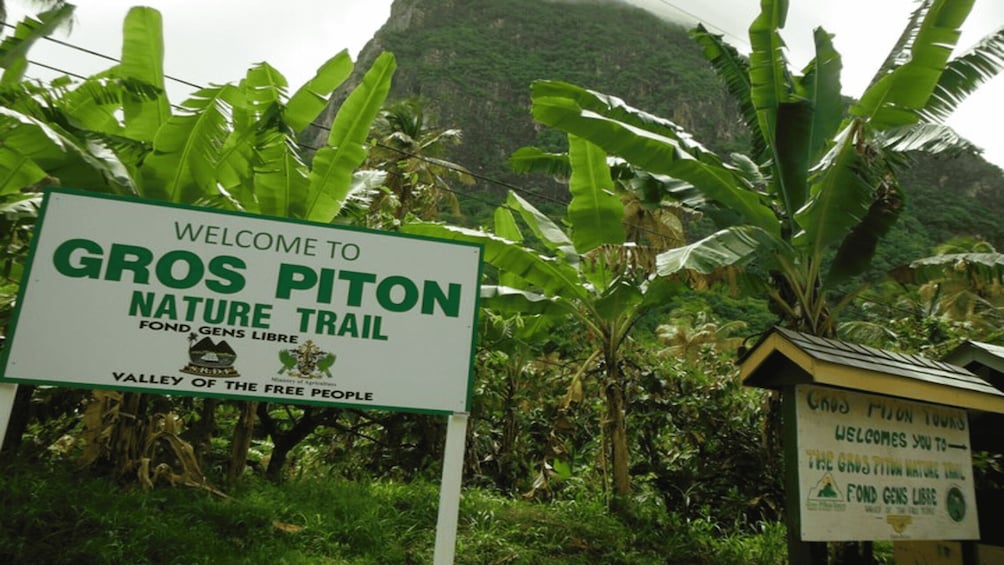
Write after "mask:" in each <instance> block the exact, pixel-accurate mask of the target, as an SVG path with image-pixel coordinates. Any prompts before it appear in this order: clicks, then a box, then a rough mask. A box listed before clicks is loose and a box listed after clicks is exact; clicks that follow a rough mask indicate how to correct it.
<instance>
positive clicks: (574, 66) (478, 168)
mask: <svg viewBox="0 0 1004 565" xmlns="http://www.w3.org/2000/svg"><path fill="white" fill-rule="evenodd" d="M801 31H807V30H791V33H799V32H801ZM384 50H386V51H391V52H393V53H394V54H395V55H396V57H397V59H398V62H399V70H398V72H397V74H396V76H395V78H394V84H393V90H392V95H391V96H392V97H393V98H396V99H403V98H409V97H420V98H422V99H423V100H424V101H425V102H426V104H427V105H428V108H429V110H430V111H431V113H432V114H433V115H434V116H435V120H436V124H437V125H439V126H440V127H450V128H459V129H461V130H463V133H464V142H463V144H462V145H460V146H457V147H454V148H451V150H450V154H449V156H448V157H449V159H450V160H451V161H453V162H455V163H458V164H461V165H463V166H465V167H467V168H468V169H470V170H471V171H472V172H474V173H475V174H477V175H480V176H481V177H483V178H482V179H480V180H478V182H477V183H476V184H474V185H473V186H470V187H463V188H462V190H464V191H470V192H472V193H475V195H474V196H471V197H469V198H461V204H462V205H463V206H464V209H465V210H467V211H469V212H471V216H474V218H473V219H472V218H468V220H469V221H473V220H476V219H477V216H482V215H483V213H484V211H486V210H487V209H488V208H489V205H488V204H486V203H485V202H484V200H489V201H493V202H497V201H498V198H499V195H500V194H502V193H504V191H505V190H506V188H505V186H504V184H510V185H515V186H516V187H519V188H521V189H524V190H526V191H530V192H543V193H545V194H547V195H548V196H550V197H552V198H556V199H563V198H565V195H566V194H567V191H566V190H565V189H564V188H563V187H561V186H560V185H558V184H552V183H550V182H549V181H548V179H546V178H542V177H532V176H526V175H517V174H514V173H512V172H511V171H510V170H509V168H508V166H507V164H506V161H507V159H508V158H509V156H510V155H511V154H512V152H513V151H515V150H516V149H518V148H519V147H522V146H526V145H537V146H541V147H543V148H545V149H556V148H558V147H560V146H561V145H562V144H563V143H564V136H563V135H562V134H560V133H558V132H555V131H551V130H549V129H548V128H545V127H543V126H540V125H539V124H536V123H534V121H533V119H532V118H531V116H530V112H529V105H530V98H529V95H530V89H529V86H530V83H531V82H532V81H533V80H536V79H543V78H546V79H556V80H564V81H568V82H572V83H575V84H579V85H582V86H585V87H587V88H590V89H593V90H598V91H600V92H604V93H607V94H611V95H614V96H617V97H619V98H622V99H623V100H624V101H625V102H626V103H628V104H629V105H631V106H634V107H636V108H640V109H643V110H645V111H647V112H650V113H652V114H655V115H658V116H661V117H665V118H669V119H671V120H673V121H674V122H676V123H678V124H680V125H681V126H683V127H684V128H685V129H687V130H688V131H691V132H693V133H694V134H695V136H696V137H697V138H698V139H699V140H700V141H701V142H702V143H704V144H706V145H707V146H709V147H710V148H712V149H714V150H716V151H718V152H719V153H727V152H731V151H744V149H745V147H746V142H747V139H748V136H747V134H746V132H745V131H744V130H743V128H742V126H741V124H740V122H739V118H738V114H737V111H736V109H735V107H734V105H733V104H732V101H731V100H730V98H729V97H728V95H727V94H726V92H725V89H724V87H723V85H722V84H721V83H720V82H719V80H718V78H717V76H716V75H715V74H714V73H713V71H712V70H711V68H710V67H709V66H708V64H707V63H706V61H705V59H704V57H703V56H702V55H701V53H700V50H699V47H698V46H697V44H696V43H694V42H693V41H692V40H691V39H690V38H689V36H688V31H687V29H685V28H683V27H682V26H679V25H675V24H671V23H668V22H665V21H662V20H660V19H659V18H657V17H655V16H653V15H651V14H649V13H648V12H645V11H643V10H641V9H638V8H635V7H633V6H629V5H626V4H621V3H618V2H616V1H615V0H603V1H593V2H547V1H545V2H541V1H539V0H506V1H504V2H500V1H494V0H395V2H394V5H393V8H392V12H391V17H390V19H389V20H388V21H387V23H386V24H385V25H384V26H383V28H382V29H381V30H380V31H379V32H378V33H377V34H376V36H375V37H374V38H373V40H372V41H371V42H370V43H369V44H368V45H367V47H366V48H365V49H364V50H363V52H362V53H361V54H360V57H359V59H360V61H359V66H360V68H367V66H368V64H369V63H370V61H372V59H373V58H374V57H376V55H378V54H379V53H380V52H381V51H384ZM878 63H879V61H875V64H876V65H878ZM328 119H330V116H329V117H328ZM317 135H320V134H317ZM485 179H493V180H497V181H500V182H501V183H504V184H497V183H493V182H490V181H489V180H485ZM902 180H903V183H904V186H905V191H906V194H907V204H906V211H905V213H904V215H903V216H902V217H901V218H900V221H899V223H898V224H897V225H896V227H895V228H894V230H893V232H892V233H891V234H890V236H889V237H888V238H887V239H886V240H884V241H883V242H882V243H881V244H880V245H881V247H880V250H879V256H878V257H877V260H876V262H875V266H876V268H877V269H885V268H887V267H891V266H894V265H896V264H900V263H902V262H904V261H908V260H910V259H914V258H917V257H919V256H923V255H926V254H929V253H930V251H931V247H932V246H933V245H936V244H938V243H941V242H944V241H945V240H947V239H948V238H950V237H952V236H956V235H970V236H977V237H980V238H983V239H986V240H988V241H989V242H990V243H992V244H993V245H994V246H995V247H996V248H998V249H1002V248H1004V227H1002V226H1001V225H1000V223H999V222H998V221H996V218H995V215H996V212H995V211H997V210H1004V174H1002V171H1001V170H1000V169H999V168H997V167H995V166H993V165H991V164H988V163H987V162H985V161H984V160H982V159H981V158H979V157H975V156H962V157H958V158H953V159H947V158H939V159H931V158H928V157H923V158H921V159H920V160H918V161H917V162H916V163H915V164H914V165H913V166H912V167H911V168H910V169H909V171H908V172H907V173H906V174H904V175H903V177H902ZM458 188H460V187H458ZM486 197H487V198H486ZM536 203H537V204H539V205H541V206H542V207H544V208H548V201H547V200H546V199H538V201H537V202H536Z"/></svg>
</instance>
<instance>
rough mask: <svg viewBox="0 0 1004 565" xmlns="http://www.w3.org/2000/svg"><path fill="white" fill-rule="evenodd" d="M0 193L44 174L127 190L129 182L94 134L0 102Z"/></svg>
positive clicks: (53, 179) (58, 180) (56, 180)
mask: <svg viewBox="0 0 1004 565" xmlns="http://www.w3.org/2000/svg"><path fill="white" fill-rule="evenodd" d="M0 138H2V139H3V140H4V142H3V144H2V146H0V194H9V193H11V192H16V191H19V190H21V189H23V188H25V187H28V186H29V185H33V184H35V183H38V182H39V181H42V180H43V179H46V177H49V179H48V181H47V182H48V183H49V184H63V183H72V186H73V188H80V189H85V190H96V191H100V192H113V193H117V194H133V193H135V186H134V185H133V182H132V178H131V177H130V175H129V173H128V171H127V170H126V167H125V166H124V165H123V164H122V163H121V162H119V160H118V158H117V157H116V156H115V154H114V152H112V151H111V150H109V149H108V148H107V147H105V146H104V145H102V144H101V142H100V141H98V140H96V139H95V140H82V141H81V140H78V139H76V138H74V137H73V136H71V135H68V134H66V133H65V132H63V131H61V130H59V129H58V128H57V127H56V126H54V125H50V124H46V123H44V122H42V121H41V120H37V119H35V118H32V117H30V116H26V115H24V114H21V113H19V112H15V111H14V110H11V109H9V108H4V107H0Z"/></svg>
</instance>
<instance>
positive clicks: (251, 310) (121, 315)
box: [0, 190, 482, 414]
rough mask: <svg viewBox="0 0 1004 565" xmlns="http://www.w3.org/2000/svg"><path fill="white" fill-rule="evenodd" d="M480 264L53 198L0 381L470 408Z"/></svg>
mask: <svg viewBox="0 0 1004 565" xmlns="http://www.w3.org/2000/svg"><path fill="white" fill-rule="evenodd" d="M481 254H482V249H481V247H480V246H477V245H472V244H467V243H456V242H447V241H440V240H432V239H428V238H419V237H415V236H404V235H400V234H389V233H382V232H374V231H367V230H361V229H353V228H345V227H338V226H331V225H319V224H313V223H306V222H299V221H291V220H282V219H276V218H266V217H262V216H251V215H247V214H238V213H230V212H219V211H210V210H206V209H197V208H190V207H181V206H174V205H165V204H162V203H154V202H151V201H138V200H131V199H121V198H111V197H106V196H96V195H93V194H86V193H80V192H73V191H64V190H58V191H52V192H49V193H47V195H46V201H45V204H44V206H43V211H42V216H41V218H40V220H39V223H38V224H37V226H36V232H35V239H34V242H33V249H32V254H31V256H30V260H29V266H28V270H27V272H26V274H25V277H24V280H23V283H22V290H21V296H20V300H19V303H18V308H17V313H16V316H15V322H14V324H13V326H12V328H11V330H10V332H9V333H8V340H7V344H6V347H5V350H4V358H3V364H2V375H0V381H8V382H25V383H48V384H61V385H67V386H85V387H101V388H110V389H139V390H147V391H157V392H163V393H174V394H179V393H180V394H195V395H203V396H221V397H228V398H234V397H236V398H247V399H258V400H268V401H289V402H305V403H318V404H336V405H351V406H359V407H364V408H390V409H399V410H408V411H417V412H431V413H445V414H452V413H462V412H467V411H468V410H469V403H470V389H471V387H470V382H471V378H472V374H473V352H474V340H475V331H476V323H475V320H476V315H477V309H478V285H479V278H480V273H481Z"/></svg>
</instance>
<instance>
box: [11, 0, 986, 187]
mask: <svg viewBox="0 0 1004 565" xmlns="http://www.w3.org/2000/svg"><path fill="white" fill-rule="evenodd" d="M497 1H504V0H497ZM630 1H631V2H632V3H634V4H636V5H639V6H641V7H643V8H646V9H648V10H650V11H653V12H655V13H656V14H659V15H661V16H664V17H669V18H672V19H675V20H682V21H684V22H685V23H687V24H691V23H693V22H696V21H702V22H704V23H705V26H706V27H709V28H710V29H711V30H712V31H714V32H716V33H722V34H724V35H725V36H726V39H727V40H728V41H729V42H731V43H732V44H733V45H735V46H736V47H738V48H740V50H742V51H746V50H747V49H748V44H747V40H746V37H747V34H746V29H747V27H748V26H749V22H750V21H752V19H753V18H754V17H755V16H756V14H757V12H758V11H759V2H758V1H757V0H630ZM74 3H75V4H76V5H77V12H76V22H75V24H74V27H73V30H72V32H70V33H69V34H68V35H67V34H65V33H60V34H57V36H56V37H57V38H59V39H61V40H64V41H67V42H70V43H73V44H75V45H78V46H81V47H85V48H87V49H90V50H93V51H97V52H100V53H105V54H108V55H111V56H118V54H119V51H120V49H121V37H122V33H121V26H122V20H123V18H124V16H125V13H126V11H127V10H128V9H129V7H130V6H133V5H136V4H137V3H138V2H137V0H131V1H128V0H76V1H75V2H74ZM390 4H391V0H285V1H284V2H276V1H275V0H270V1H266V0H148V1H147V2H146V3H145V5H148V6H152V7H154V8H157V9H158V10H159V11H160V12H161V13H162V15H163V19H164V36H165V40H164V42H165V69H166V72H167V74H168V75H171V76H173V77H176V78H179V79H184V80H186V81H189V82H193V83H196V84H209V83H210V82H213V83H221V82H236V81H238V80H240V78H241V77H242V76H243V74H244V71H245V70H246V69H247V68H248V67H249V66H250V65H252V64H254V63H257V62H260V61H268V63H269V64H271V65H272V66H273V67H275V68H277V69H278V70H279V71H280V72H281V73H283V74H284V75H285V76H286V78H287V79H289V82H290V83H291V85H292V86H293V87H294V88H295V87H298V86H299V85H300V84H302V83H303V82H305V81H306V80H307V79H309V78H310V77H311V76H313V73H314V71H315V70H316V69H317V67H318V66H320V64H321V63H323V62H324V61H325V60H327V59H328V58H329V57H331V56H332V55H334V54H335V53H337V52H339V51H341V50H342V49H348V50H349V52H350V53H351V54H352V56H353V58H355V56H356V55H357V54H358V52H359V50H360V49H361V48H362V47H363V45H365V43H366V42H367V41H368V40H369V39H370V37H372V35H373V33H374V32H375V31H376V30H377V29H378V28H379V27H380V26H381V25H382V24H383V23H384V22H385V21H386V20H387V17H388V16H389V15H390ZM8 5H9V9H10V12H11V19H12V20H13V19H14V18H16V17H18V16H20V15H21V14H23V13H24V7H25V5H26V3H25V2H24V1H23V0H8ZM914 6H915V3H914V1H913V0H840V1H839V2H838V1H833V0H791V7H790V11H789V17H788V24H787V26H786V27H785V30H784V31H783V32H782V36H783V37H784V39H785V41H786V43H787V45H788V47H789V59H790V60H791V61H792V63H794V68H797V69H800V68H801V66H802V65H804V64H805V63H806V62H808V60H809V59H810V58H811V55H812V29H813V28H814V27H816V26H822V27H823V28H825V29H826V30H827V31H829V32H830V33H833V34H835V38H834V43H835V45H836V48H837V50H838V51H839V52H840V53H841V55H842V56H843V66H844V71H843V75H842V84H843V86H844V93H845V94H848V95H851V96H856V95H858V94H860V92H861V90H862V89H863V88H864V87H865V86H866V85H867V84H868V82H869V81H870V80H871V77H872V75H873V74H874V73H875V71H876V69H877V68H878V65H880V64H881V62H882V60H883V58H884V56H885V54H886V53H888V51H889V49H890V47H891V46H892V45H893V43H894V42H895V41H896V39H897V37H898V36H899V32H900V31H901V30H902V27H903V24H904V23H905V22H906V19H907V17H908V16H909V14H910V12H911V11H912V10H913V8H914ZM1002 25H1004V2H1002V1H1001V0H976V7H975V8H974V10H973V13H972V15H971V16H970V17H969V20H968V23H967V27H966V28H965V29H964V34H963V37H962V41H961V42H960V46H961V47H963V48H966V47H968V46H970V45H971V44H972V43H973V42H975V41H976V40H977V39H978V38H980V37H982V36H983V35H985V34H987V33H989V32H991V31H993V30H994V29H996V28H998V27H1001V26H1002ZM31 58H32V59H33V60H37V61H38V62H40V63H45V64H48V65H51V66H54V67H59V68H61V69H64V70H67V71H71V72H74V73H77V74H81V75H89V74H91V73H94V72H97V71H100V70H103V69H105V68H107V67H108V66H109V65H110V64H111V63H110V62H108V61H103V60H101V59H100V58H98V57H95V56H92V55H86V54H82V53H79V52H76V51H74V50H72V49H69V48H66V47H62V46H59V45H55V44H52V43H51V42H45V41H43V42H41V43H40V44H39V45H37V46H36V48H35V49H34V50H33V51H32V53H31ZM29 74H31V75H34V76H37V77H40V78H48V77H50V76H52V75H51V73H49V72H47V71H45V70H43V69H40V68H38V67H33V68H30V69H29ZM528 86H529V85H528ZM586 86H588V85H586ZM171 88H172V97H171V98H172V102H175V103H177V102H180V101H181V100H180V98H181V97H182V95H183V93H185V92H187V90H189V89H188V88H187V87H184V86H181V85H173V86H172V87H171ZM1002 100H1004V76H998V77H997V78H996V79H994V80H993V81H992V82H991V83H989V84H987V85H986V86H984V87H982V88H981V89H980V91H978V92H977V93H976V94H974V95H973V96H971V97H970V99H969V100H968V101H967V102H966V103H965V104H964V105H963V106H962V107H961V108H960V110H959V111H958V112H957V113H956V115H955V116H954V117H953V118H952V120H951V121H950V124H951V125H953V126H954V127H955V128H956V129H957V130H958V131H959V132H960V133H961V134H962V135H963V136H965V137H967V138H968V139H970V140H971V141H973V142H974V143H976V145H978V146H980V147H983V148H984V150H985V157H987V159H988V160H990V161H992V162H994V163H996V164H997V165H998V166H1001V167H1004V140H1002V139H1001V135H1000V132H999V130H1000V129H1001V126H1004V104H1001V101H1002ZM629 102H630V101H629Z"/></svg>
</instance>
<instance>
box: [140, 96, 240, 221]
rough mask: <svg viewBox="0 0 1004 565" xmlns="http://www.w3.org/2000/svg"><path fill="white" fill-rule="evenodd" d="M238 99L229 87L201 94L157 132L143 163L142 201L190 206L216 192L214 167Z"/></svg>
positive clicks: (186, 103)
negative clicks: (187, 204) (189, 204)
mask: <svg viewBox="0 0 1004 565" xmlns="http://www.w3.org/2000/svg"><path fill="white" fill-rule="evenodd" d="M238 95H239V92H238V91H237V87H235V86H233V85H229V84H228V85H223V86H217V87H213V88H205V89H202V90H200V91H198V92H196V93H195V94H194V95H192V97H191V98H189V99H188V100H186V101H185V102H184V103H183V105H182V106H183V108H184V109H183V110H182V111H181V112H180V113H178V114H176V115H174V116H171V118H170V119H169V120H168V121H167V122H166V123H165V124H164V126H163V127H162V128H160V131H158V132H157V137H156V138H155V139H154V143H153V149H154V151H153V153H152V154H150V155H149V156H147V158H146V160H145V161H144V162H143V168H142V171H143V196H145V197H147V198H154V199H159V200H167V201H169V202H183V203H192V202H196V201H198V200H199V199H200V198H202V197H203V196H206V195H209V194H213V193H214V192H216V182H217V179H216V167H217V166H218V164H219V159H220V156H221V153H222V149H223V144H224V142H225V141H226V140H227V137H228V136H229V134H230V111H231V107H232V99H233V98H234V97H236V96H238Z"/></svg>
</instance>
